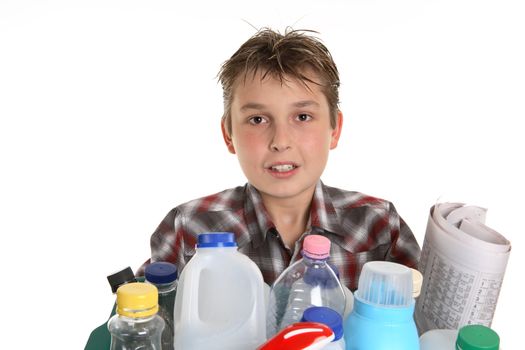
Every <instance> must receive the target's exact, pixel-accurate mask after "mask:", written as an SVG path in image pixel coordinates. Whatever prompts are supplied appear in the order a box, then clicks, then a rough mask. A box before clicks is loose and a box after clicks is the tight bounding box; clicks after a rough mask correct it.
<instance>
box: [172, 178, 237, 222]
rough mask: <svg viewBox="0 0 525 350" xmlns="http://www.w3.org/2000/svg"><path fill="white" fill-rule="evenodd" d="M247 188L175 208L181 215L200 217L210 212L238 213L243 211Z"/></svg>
mask: <svg viewBox="0 0 525 350" xmlns="http://www.w3.org/2000/svg"><path fill="white" fill-rule="evenodd" d="M245 193H246V186H237V187H234V188H229V189H226V190H224V191H221V192H217V193H214V194H211V195H208V196H205V197H200V198H197V199H193V200H191V201H188V202H186V203H183V204H180V205H178V206H177V207H175V208H174V210H176V211H177V212H178V213H179V215H183V216H186V217H191V216H198V215H201V214H204V213H209V212H216V213H217V212H218V213H220V212H226V213H231V212H236V211H238V210H242V209H243V206H244V199H245Z"/></svg>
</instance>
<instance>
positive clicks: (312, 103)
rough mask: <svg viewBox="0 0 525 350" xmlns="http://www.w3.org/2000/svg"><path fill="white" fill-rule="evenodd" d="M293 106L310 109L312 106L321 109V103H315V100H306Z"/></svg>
mask: <svg viewBox="0 0 525 350" xmlns="http://www.w3.org/2000/svg"><path fill="white" fill-rule="evenodd" d="M293 106H294V107H298V108H302V107H310V106H314V107H319V103H317V102H315V101H314V100H304V101H299V102H295V103H294V104H293Z"/></svg>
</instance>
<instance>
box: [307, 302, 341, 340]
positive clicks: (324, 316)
mask: <svg viewBox="0 0 525 350" xmlns="http://www.w3.org/2000/svg"><path fill="white" fill-rule="evenodd" d="M301 322H317V323H322V324H324V325H327V326H328V327H330V329H331V330H332V332H334V339H333V340H332V342H331V343H330V344H328V345H325V346H324V347H323V350H345V338H343V318H342V317H341V315H339V313H337V312H336V311H334V310H332V309H330V308H329V307H324V306H312V307H309V308H308V309H306V310H305V312H304V314H303V318H302V319H301Z"/></svg>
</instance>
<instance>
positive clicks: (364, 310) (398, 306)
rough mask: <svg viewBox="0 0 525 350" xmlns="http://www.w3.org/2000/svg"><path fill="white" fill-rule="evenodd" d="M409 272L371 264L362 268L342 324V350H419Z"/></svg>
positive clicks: (399, 267)
mask: <svg viewBox="0 0 525 350" xmlns="http://www.w3.org/2000/svg"><path fill="white" fill-rule="evenodd" d="M412 290H413V287H412V271H411V270H410V269H409V268H408V267H406V266H403V265H400V264H396V263H392V262H386V261H371V262H367V263H366V264H365V265H363V269H362V271H361V275H360V277H359V283H358V289H357V291H356V292H355V293H354V309H353V310H352V313H351V314H350V315H349V316H348V318H347V319H346V320H345V323H344V338H345V344H346V350H419V338H418V333H417V329H416V324H415V322H414V305H415V302H414V298H413V296H412Z"/></svg>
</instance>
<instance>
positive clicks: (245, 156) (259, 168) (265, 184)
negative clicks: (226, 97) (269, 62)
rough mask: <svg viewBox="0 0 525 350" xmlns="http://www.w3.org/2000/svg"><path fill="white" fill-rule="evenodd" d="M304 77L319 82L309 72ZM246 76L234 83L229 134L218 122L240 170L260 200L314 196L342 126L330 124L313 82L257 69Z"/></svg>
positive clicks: (323, 97)
mask: <svg viewBox="0 0 525 350" xmlns="http://www.w3.org/2000/svg"><path fill="white" fill-rule="evenodd" d="M305 73H308V74H306V76H307V77H308V78H310V79H311V80H313V81H319V79H318V77H317V76H316V74H313V73H312V72H308V71H307V72H305ZM252 76H253V75H252V74H248V75H247V79H246V81H245V82H244V81H243V80H242V78H241V79H239V81H238V82H237V83H236V86H235V87H234V95H233V101H232V105H231V125H232V131H231V135H229V134H228V132H227V131H226V128H225V125H224V123H223V125H222V132H223V136H224V140H225V142H226V145H227V147H228V150H229V151H230V152H231V153H234V154H237V157H238V159H239V163H240V165H241V168H242V170H243V172H244V174H245V175H246V177H247V178H248V181H249V182H250V183H251V184H252V185H254V186H255V187H256V188H257V189H258V190H259V192H261V195H262V196H263V198H265V199H269V197H270V198H275V199H292V200H293V199H298V198H302V197H303V196H310V198H311V195H312V194H313V191H314V189H315V185H316V183H317V181H318V180H319V178H320V177H321V174H322V172H323V170H324V168H325V166H326V162H327V160H328V153H329V151H330V150H331V149H333V148H335V147H336V146H337V142H338V140H339V135H340V133H341V126H342V114H341V112H338V117H337V126H336V128H335V129H332V128H331V126H330V109H329V106H328V102H327V100H326V97H325V96H324V94H323V93H322V92H321V89H320V87H319V86H318V85H316V84H312V83H307V84H308V86H309V88H310V89H307V88H306V87H305V86H304V83H303V82H301V81H298V80H296V79H293V78H289V77H285V78H288V80H284V81H283V83H282V84H281V82H280V81H279V80H277V79H275V78H273V77H271V76H267V77H266V78H265V79H264V80H262V81H261V75H260V73H258V74H256V75H255V77H253V79H252Z"/></svg>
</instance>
